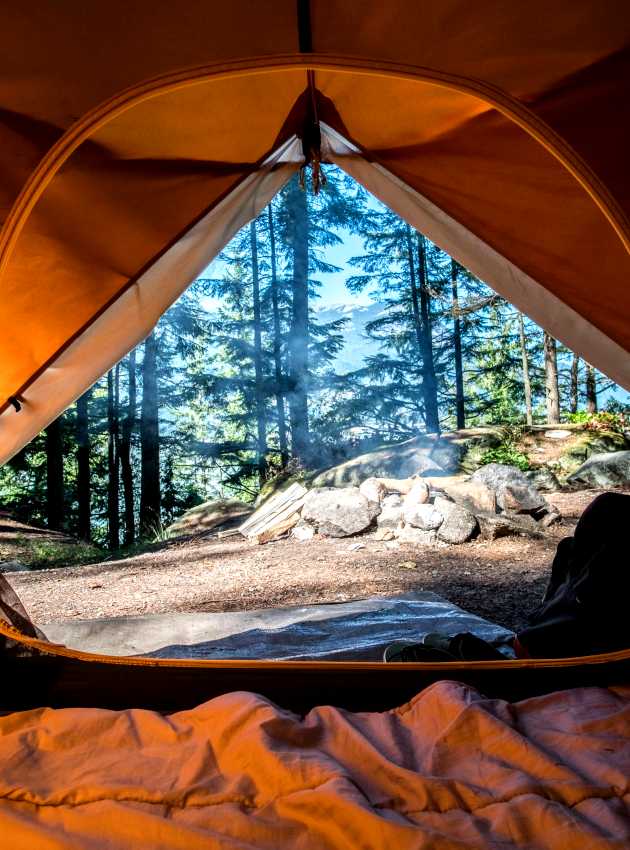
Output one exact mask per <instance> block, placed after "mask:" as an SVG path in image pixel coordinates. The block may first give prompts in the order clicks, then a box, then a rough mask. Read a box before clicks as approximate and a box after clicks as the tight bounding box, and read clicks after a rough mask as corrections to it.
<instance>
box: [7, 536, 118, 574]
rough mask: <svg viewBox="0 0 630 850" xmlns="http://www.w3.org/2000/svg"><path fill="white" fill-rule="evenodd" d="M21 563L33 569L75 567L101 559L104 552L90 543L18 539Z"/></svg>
mask: <svg viewBox="0 0 630 850" xmlns="http://www.w3.org/2000/svg"><path fill="white" fill-rule="evenodd" d="M20 548H21V550H22V551H21V552H20V554H19V560H20V561H21V563H23V564H25V565H27V566H29V567H31V568H32V569H34V570H45V569H52V568H54V567H76V566H79V565H81V564H93V563H95V562H97V561H102V560H103V557H104V554H103V552H102V551H101V550H100V549H99V548H98V547H97V546H94V545H92V544H91V543H83V542H81V541H77V542H76V543H57V542H56V541H54V540H26V539H23V540H21V541H20Z"/></svg>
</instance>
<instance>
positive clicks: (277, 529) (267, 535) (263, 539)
mask: <svg viewBox="0 0 630 850" xmlns="http://www.w3.org/2000/svg"><path fill="white" fill-rule="evenodd" d="M299 521H300V512H299V511H295V513H292V514H291V515H290V516H288V517H285V518H284V519H281V520H279V521H277V520H276V521H275V522H274V525H273V526H271V528H266V529H265V530H264V531H260V532H258V534H255V535H254V536H253V537H252V536H250V537H249V539H250V540H251V541H252V542H253V543H258V544H260V545H262V544H263V543H271V542H272V540H278V538H280V537H282V536H283V534H286V533H287V532H288V531H291V529H292V528H294V527H295V526H296V525H297V524H298V522H299Z"/></svg>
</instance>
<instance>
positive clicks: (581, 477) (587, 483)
mask: <svg viewBox="0 0 630 850" xmlns="http://www.w3.org/2000/svg"><path fill="white" fill-rule="evenodd" d="M567 483H568V484H573V485H581V486H583V487H615V486H616V485H618V484H628V483H630V451H624V452H605V453H602V454H594V455H591V456H590V457H589V458H587V460H586V461H584V463H583V464H582V466H580V467H579V469H577V470H576V471H575V472H574V473H573V475H570V476H569V477H568V478H567Z"/></svg>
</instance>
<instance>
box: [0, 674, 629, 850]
mask: <svg viewBox="0 0 630 850" xmlns="http://www.w3.org/2000/svg"><path fill="white" fill-rule="evenodd" d="M629 733H630V688H615V689H605V688H594V687H593V688H578V689H574V690H568V691H563V692H557V693H554V694H550V695H548V696H544V697H537V698H532V699H527V700H525V701H523V702H519V703H514V704H509V703H506V702H503V701H501V700H489V699H486V698H484V697H483V696H481V695H480V694H479V693H478V692H476V691H475V690H473V689H471V688H469V687H467V686H465V685H462V684H459V683H456V682H446V681H443V682H438V683H436V684H434V685H432V686H431V687H429V688H427V689H426V690H424V691H422V692H421V693H420V694H419V695H418V696H416V697H415V698H414V699H413V700H412V701H411V702H409V703H408V704H407V705H404V706H402V707H401V708H398V709H395V710H393V711H389V712H385V713H382V714H376V713H372V714H367V713H365V714H352V713H350V712H346V711H342V710H340V709H336V708H330V707H321V708H316V709H314V710H313V711H311V712H310V713H309V714H308V715H307V716H306V717H305V718H304V719H301V718H300V717H299V716H297V715H294V714H292V713H290V712H288V711H285V710H282V709H279V708H277V707H276V706H274V705H273V704H271V703H270V702H268V701H267V700H265V699H263V698H262V697H259V696H256V695H254V694H250V693H245V692H238V693H231V694H227V695H225V696H221V697H217V698H216V699H213V700H211V701H209V702H207V703H204V704H203V705H200V706H198V707H197V708H195V709H193V710H191V711H184V712H179V713H177V714H172V715H170V716H166V717H165V716H161V715H159V714H157V713H154V712H151V711H144V710H127V711H120V712H115V711H105V710H101V709H57V710H52V709H38V710H34V711H26V712H19V713H15V714H11V715H8V716H5V717H2V718H0V762H1V764H2V765H3V767H2V772H1V777H0V847H2V848H7V850H9V848H11V850H61V848H64V850H65V848H72V850H114V848H116V849H117V848H121V850H122V848H125V850H127V848H133V850H145V848H146V850H148V848H151V850H166V849H167V848H168V850H197V849H198V850H202V848H203V850H210V848H229V849H230V850H245V848H256V850H261V848H269V850H278V848H283V847H290V848H294V850H301V848H304V850H306V848H309V850H310V848H312V850H328V848H344V850H359V848H368V849H369V850H372V848H374V849H375V850H376V848H378V850H411V848H413V849H414V850H419V848H431V850H442V849H443V850H447V848H448V850H455V848H457V850H464V848H465V850H475V848H484V849H485V848H497V850H498V848H501V850H505V848H507V847H523V848H525V847H526V848H528V850H539V848H540V850H543V848H544V850H580V848H584V850H586V848H588V850H600V848H601V849H602V850H603V848H607V850H612V848H615V850H621V848H627V847H628V846H630V791H629V787H628V783H629V776H630V734H629Z"/></svg>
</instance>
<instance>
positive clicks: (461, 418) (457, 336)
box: [451, 260, 466, 429]
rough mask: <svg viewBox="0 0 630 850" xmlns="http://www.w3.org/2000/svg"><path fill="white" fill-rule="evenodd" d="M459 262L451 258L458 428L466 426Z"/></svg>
mask: <svg viewBox="0 0 630 850" xmlns="http://www.w3.org/2000/svg"><path fill="white" fill-rule="evenodd" d="M457 275H458V264H457V263H456V262H455V260H451V296H452V305H453V306H452V310H453V355H454V359H455V420H456V425H457V428H458V429H460V428H465V427H466V407H465V399H464V365H463V359H462V328H461V319H460V315H459V292H458V288H457Z"/></svg>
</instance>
